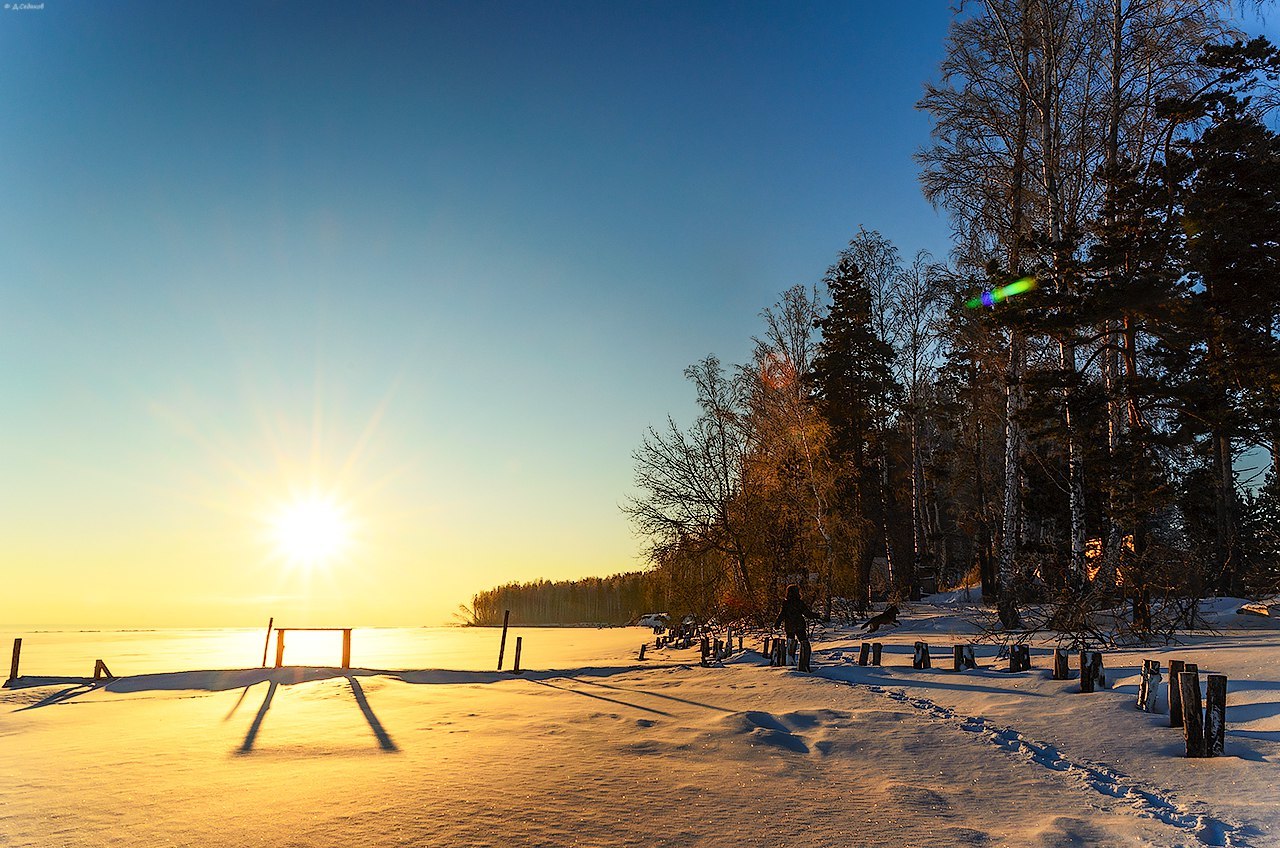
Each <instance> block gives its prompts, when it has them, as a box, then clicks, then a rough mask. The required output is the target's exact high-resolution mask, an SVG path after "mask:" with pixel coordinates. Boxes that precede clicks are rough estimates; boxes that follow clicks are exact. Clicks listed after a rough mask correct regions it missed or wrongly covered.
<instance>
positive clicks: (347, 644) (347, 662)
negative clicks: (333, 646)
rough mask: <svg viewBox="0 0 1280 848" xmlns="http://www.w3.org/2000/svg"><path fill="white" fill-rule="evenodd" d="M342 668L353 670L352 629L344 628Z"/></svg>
mask: <svg viewBox="0 0 1280 848" xmlns="http://www.w3.org/2000/svg"><path fill="white" fill-rule="evenodd" d="M342 667H343V668H351V628H350V627H344V628H342Z"/></svg>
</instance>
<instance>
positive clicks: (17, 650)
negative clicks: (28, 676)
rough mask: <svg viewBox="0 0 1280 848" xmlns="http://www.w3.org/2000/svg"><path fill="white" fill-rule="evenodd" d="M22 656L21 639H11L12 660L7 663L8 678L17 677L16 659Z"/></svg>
mask: <svg viewBox="0 0 1280 848" xmlns="http://www.w3.org/2000/svg"><path fill="white" fill-rule="evenodd" d="M21 657H22V640H21V639H14V640H13V661H12V662H11V663H9V679H10V680H17V679H18V660H19V659H20V658H21Z"/></svg>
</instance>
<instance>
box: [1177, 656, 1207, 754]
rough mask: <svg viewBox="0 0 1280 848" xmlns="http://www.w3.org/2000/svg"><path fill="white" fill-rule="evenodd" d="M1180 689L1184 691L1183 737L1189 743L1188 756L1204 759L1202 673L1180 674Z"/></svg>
mask: <svg viewBox="0 0 1280 848" xmlns="http://www.w3.org/2000/svg"><path fill="white" fill-rule="evenodd" d="M1178 688H1179V689H1180V690H1182V736H1183V738H1184V739H1186V741H1187V756H1188V757H1203V756H1204V755H1205V751H1204V732H1205V728H1204V716H1203V714H1202V713H1201V712H1200V672H1199V671H1182V672H1180V673H1179V674H1178Z"/></svg>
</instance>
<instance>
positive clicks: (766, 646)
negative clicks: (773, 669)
mask: <svg viewBox="0 0 1280 848" xmlns="http://www.w3.org/2000/svg"><path fill="white" fill-rule="evenodd" d="M771 638H772V637H769V636H766V637H764V649H763V650H761V651H760V653H762V654H764V655H765V656H766V657H769V656H772V654H770V652H769V648H770V647H771V646H770V645H769V642H770V641H771Z"/></svg>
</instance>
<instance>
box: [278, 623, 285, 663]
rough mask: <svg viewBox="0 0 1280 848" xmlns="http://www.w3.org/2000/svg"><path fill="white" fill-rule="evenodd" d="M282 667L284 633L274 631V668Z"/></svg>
mask: <svg viewBox="0 0 1280 848" xmlns="http://www.w3.org/2000/svg"><path fill="white" fill-rule="evenodd" d="M282 665H284V631H283V630H277V631H276V668H280V666H282Z"/></svg>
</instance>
